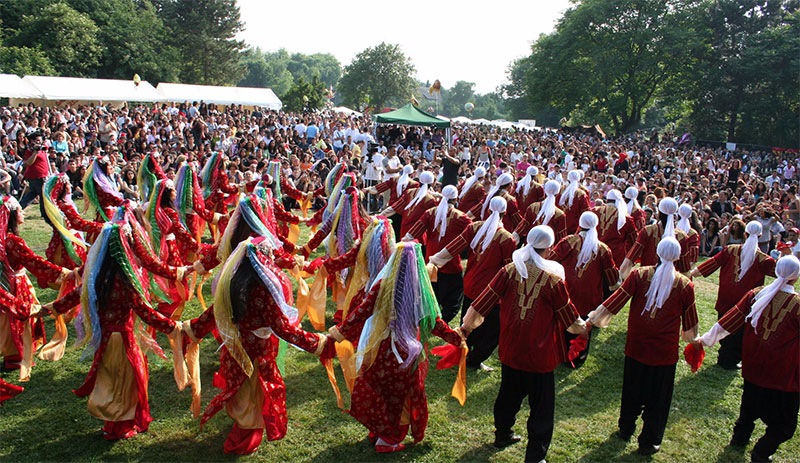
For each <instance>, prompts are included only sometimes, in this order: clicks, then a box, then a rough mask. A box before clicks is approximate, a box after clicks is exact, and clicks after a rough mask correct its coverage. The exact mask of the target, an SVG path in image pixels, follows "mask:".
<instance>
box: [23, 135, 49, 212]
mask: <svg viewBox="0 0 800 463" xmlns="http://www.w3.org/2000/svg"><path fill="white" fill-rule="evenodd" d="M22 162H23V169H24V171H23V174H22V176H23V178H25V180H27V181H28V189H27V190H26V192H25V194H24V195H22V198H20V201H19V204H20V207H21V208H22V209H25V208H26V207H28V205H29V204H30V203H32V202H33V201H34V200H35V199H37V198H38V199H39V212H40V213H41V215H42V217H44V216H45V214H44V201H43V200H42V187H43V186H44V179H45V178H47V176H48V174H49V173H50V161H49V160H48V158H47V148H46V147H45V146H44V141H43V139H42V134H41V133H39V132H36V133H35V134H33V135H32V136H31V143H30V145H28V149H27V150H25V154H24V155H23V156H22Z"/></svg>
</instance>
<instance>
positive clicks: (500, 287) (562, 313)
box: [472, 262, 578, 373]
mask: <svg viewBox="0 0 800 463" xmlns="http://www.w3.org/2000/svg"><path fill="white" fill-rule="evenodd" d="M527 266H528V278H526V279H524V280H523V279H522V277H521V276H520V275H519V274H518V273H517V269H516V267H515V266H514V264H513V263H512V264H508V265H506V266H505V267H503V268H502V269H501V270H500V272H499V273H498V274H497V275H496V276H495V277H494V279H493V280H492V282H491V283H490V284H489V287H488V288H486V289H485V290H484V291H483V292H482V293H481V295H480V296H478V298H477V299H475V301H473V303H472V308H474V309H475V310H476V311H477V312H478V313H480V314H481V315H484V316H485V315H487V314H488V313H489V312H490V311H491V310H492V308H493V307H494V306H495V305H496V304H497V303H498V302H499V304H500V345H499V349H498V352H499V355H500V361H501V362H503V364H504V365H508V366H510V367H511V368H514V369H517V370H522V371H529V372H532V373H549V372H551V371H553V370H555V368H556V367H557V366H558V364H560V363H562V362H565V361H566V360H567V351H566V343H565V341H564V331H565V330H566V329H567V328H568V327H569V326H570V325H572V323H574V322H575V320H577V318H578V311H577V310H576V309H575V306H574V305H572V302H571V301H570V300H569V294H567V287H566V285H565V284H564V281H562V280H561V279H560V278H558V277H557V276H555V275H553V274H550V273H547V272H545V271H543V270H541V269H540V268H539V267H537V266H536V265H534V264H533V263H532V262H528V264H527Z"/></svg>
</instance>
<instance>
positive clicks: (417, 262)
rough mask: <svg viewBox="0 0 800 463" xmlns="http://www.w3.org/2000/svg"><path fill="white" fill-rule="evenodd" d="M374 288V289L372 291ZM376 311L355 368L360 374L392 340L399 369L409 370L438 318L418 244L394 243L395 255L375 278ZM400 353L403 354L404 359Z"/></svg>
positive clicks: (436, 307)
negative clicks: (389, 339) (381, 346)
mask: <svg viewBox="0 0 800 463" xmlns="http://www.w3.org/2000/svg"><path fill="white" fill-rule="evenodd" d="M374 288H377V289H374ZM373 289H374V290H376V291H377V292H378V294H377V299H376V300H375V308H374V311H373V314H372V316H371V317H369V318H368V319H367V321H366V323H365V324H364V329H363V331H362V333H361V338H360V339H359V343H358V350H357V354H356V355H357V358H356V365H357V369H358V371H359V372H360V373H363V372H365V371H366V370H368V369H369V368H370V367H371V366H372V364H373V363H374V362H375V358H376V357H377V354H378V350H379V347H380V345H381V343H382V342H383V341H384V339H386V338H389V337H390V338H391V345H392V352H394V355H395V358H396V359H397V363H399V364H400V368H401V369H408V368H411V367H412V366H413V365H415V364H416V362H417V360H418V359H419V358H420V355H423V356H424V355H425V353H424V346H426V345H427V343H428V338H429V337H430V333H431V331H432V330H433V327H434V325H435V323H436V318H437V317H438V316H439V304H438V303H437V302H436V297H435V296H434V294H433V288H432V287H431V281H430V279H429V277H428V272H427V270H426V269H425V259H424V258H423V256H422V247H421V245H420V244H419V243H411V242H409V243H403V242H401V243H397V245H396V247H395V252H394V253H393V254H392V256H391V257H390V258H389V261H388V262H387V263H386V265H385V266H384V267H383V269H382V270H381V272H380V274H379V275H378V276H377V277H376V278H375V281H374V282H373V284H372V288H371V290H373ZM400 351H404V352H406V357H405V358H403V357H402V356H401V354H400Z"/></svg>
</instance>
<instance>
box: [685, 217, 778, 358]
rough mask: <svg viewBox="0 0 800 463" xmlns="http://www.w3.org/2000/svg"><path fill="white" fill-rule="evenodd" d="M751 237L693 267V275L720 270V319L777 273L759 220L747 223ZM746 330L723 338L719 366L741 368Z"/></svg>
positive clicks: (746, 231)
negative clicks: (760, 241) (763, 243)
mask: <svg viewBox="0 0 800 463" xmlns="http://www.w3.org/2000/svg"><path fill="white" fill-rule="evenodd" d="M745 234H746V236H747V239H746V240H745V242H744V244H729V245H728V246H725V248H724V249H723V250H722V251H720V252H718V253H717V254H715V255H714V257H712V258H710V259H708V260H706V261H705V262H703V263H701V264H700V265H698V266H697V267H696V268H695V269H693V270H692V273H691V276H692V277H696V276H697V275H702V276H704V277H708V276H709V275H711V274H712V273H714V272H715V271H716V270H717V269H719V289H718V290H717V303H716V304H715V305H714V310H716V311H717V320H719V319H721V318H722V317H723V316H724V315H725V313H727V312H728V310H729V309H730V308H731V307H733V306H734V305H736V303H737V302H739V301H740V300H741V299H742V297H744V295H745V294H747V292H748V291H751V290H753V289H756V288H758V287H759V286H763V285H764V278H765V277H767V276H768V275H769V276H772V277H774V276H775V260H774V259H773V258H772V257H770V256H768V255H766V254H764V253H763V252H761V250H760V249H758V237H759V236H761V224H760V223H758V222H756V221H755V220H753V221H751V222H748V223H747V225H746V226H745ZM742 335H743V333H742V331H741V330H737V331H732V332H731V333H730V334H729V335H728V336H725V337H724V338H722V339H720V341H719V346H720V347H719V355H718V357H717V365H719V366H720V367H721V368H723V369H725V370H737V369H739V368H741V361H742Z"/></svg>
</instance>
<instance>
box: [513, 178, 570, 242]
mask: <svg viewBox="0 0 800 463" xmlns="http://www.w3.org/2000/svg"><path fill="white" fill-rule="evenodd" d="M560 188H561V184H559V183H558V182H557V181H555V180H548V181H547V182H545V184H544V194H545V198H544V200H542V201H539V202H538V203H533V204H531V205H530V206H528V209H527V210H525V211H524V212H523V214H522V216H521V220H520V221H519V225H517V228H516V229H509V231H512V232H513V233H512V236H513V237H514V241H516V242H519V239H520V237H521V236H522V237H524V236H528V232H529V231H530V230H531V229H532V228H533V227H535V226H537V225H547V226H548V227H550V228H551V229H552V230H553V233H555V238H556V240H557V241H561V240H562V239H563V238H564V237H565V236H567V215H566V214H564V211H562V210H561V209H559V208H558V206H556V200H557V196H556V195H558V190H559V189H560Z"/></svg>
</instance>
